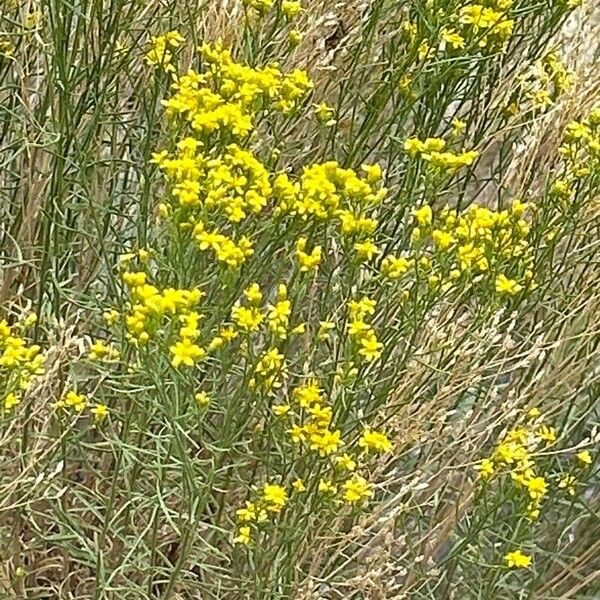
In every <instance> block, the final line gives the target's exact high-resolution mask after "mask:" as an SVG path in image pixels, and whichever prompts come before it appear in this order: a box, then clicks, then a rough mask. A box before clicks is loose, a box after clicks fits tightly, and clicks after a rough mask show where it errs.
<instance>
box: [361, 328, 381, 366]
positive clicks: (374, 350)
mask: <svg viewBox="0 0 600 600" xmlns="http://www.w3.org/2000/svg"><path fill="white" fill-rule="evenodd" d="M360 345H361V348H360V350H359V351H358V353H359V354H360V355H361V356H364V357H365V360H366V361H367V362H372V361H374V360H377V359H378V358H379V357H380V356H381V349H382V348H383V344H382V343H381V342H379V341H377V338H376V337H375V335H374V334H373V333H371V335H368V336H365V337H363V338H362V339H361V340H360Z"/></svg>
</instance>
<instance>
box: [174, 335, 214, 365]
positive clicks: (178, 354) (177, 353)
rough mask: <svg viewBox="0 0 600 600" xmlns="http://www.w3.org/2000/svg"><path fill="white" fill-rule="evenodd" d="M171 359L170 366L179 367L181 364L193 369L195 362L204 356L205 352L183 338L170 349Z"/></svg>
mask: <svg viewBox="0 0 600 600" xmlns="http://www.w3.org/2000/svg"><path fill="white" fill-rule="evenodd" d="M170 351H171V354H172V355H173V358H172V359H171V364H172V365H173V366H174V367H179V366H180V365H181V364H183V365H185V366H186V367H193V366H194V365H195V364H196V363H197V362H199V361H201V360H202V359H203V358H204V357H205V356H206V350H204V349H203V348H201V347H200V346H198V345H197V344H194V343H192V341H191V340H189V339H188V338H184V339H183V340H181V341H180V342H177V343H176V344H174V345H173V346H171V347H170Z"/></svg>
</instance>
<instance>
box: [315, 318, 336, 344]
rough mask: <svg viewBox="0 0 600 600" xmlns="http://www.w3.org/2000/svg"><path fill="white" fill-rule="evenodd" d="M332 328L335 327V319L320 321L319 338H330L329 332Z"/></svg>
mask: <svg viewBox="0 0 600 600" xmlns="http://www.w3.org/2000/svg"><path fill="white" fill-rule="evenodd" d="M332 329H335V323H334V322H333V321H319V331H318V333H317V339H319V340H321V341H322V340H327V339H329V332H330V331H331V330H332Z"/></svg>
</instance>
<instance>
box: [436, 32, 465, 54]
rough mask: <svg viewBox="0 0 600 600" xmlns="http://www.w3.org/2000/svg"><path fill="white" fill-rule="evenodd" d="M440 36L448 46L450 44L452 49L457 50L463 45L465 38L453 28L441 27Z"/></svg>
mask: <svg viewBox="0 0 600 600" xmlns="http://www.w3.org/2000/svg"><path fill="white" fill-rule="evenodd" d="M441 37H442V39H443V40H444V41H445V42H446V44H447V45H448V46H452V48H453V49H454V50H459V49H460V48H464V47H465V38H463V36H462V35H460V33H458V32H456V31H455V30H454V29H442V32H441Z"/></svg>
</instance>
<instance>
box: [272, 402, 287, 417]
mask: <svg viewBox="0 0 600 600" xmlns="http://www.w3.org/2000/svg"><path fill="white" fill-rule="evenodd" d="M272 408H273V412H274V413H275V415H277V416H278V417H284V416H285V415H287V414H288V413H289V412H290V408H291V406H290V405H289V404H276V405H274V406H273V407H272Z"/></svg>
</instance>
